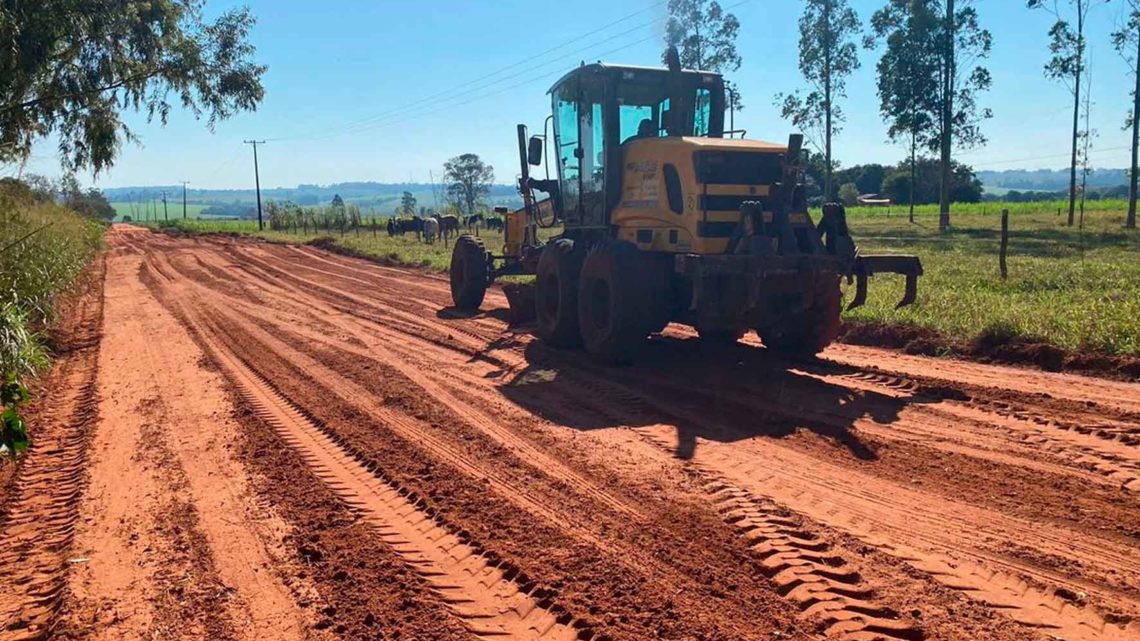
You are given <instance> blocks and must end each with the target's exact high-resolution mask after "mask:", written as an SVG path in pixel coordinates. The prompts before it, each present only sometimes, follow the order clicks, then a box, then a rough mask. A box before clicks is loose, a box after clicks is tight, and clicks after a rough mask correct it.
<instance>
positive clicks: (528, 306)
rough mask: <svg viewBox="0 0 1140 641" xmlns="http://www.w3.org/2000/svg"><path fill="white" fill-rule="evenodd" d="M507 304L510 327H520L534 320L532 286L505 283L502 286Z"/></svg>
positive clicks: (528, 284)
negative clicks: (509, 310) (509, 311)
mask: <svg viewBox="0 0 1140 641" xmlns="http://www.w3.org/2000/svg"><path fill="white" fill-rule="evenodd" d="M503 293H504V294H506V295H507V304H508V305H509V306H510V308H511V314H510V323H511V325H522V324H524V323H529V322H531V321H533V320H534V319H535V308H534V306H535V297H534V285H533V284H531V283H525V284H524V283H507V284H506V285H503Z"/></svg>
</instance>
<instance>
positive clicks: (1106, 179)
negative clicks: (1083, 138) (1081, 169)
mask: <svg viewBox="0 0 1140 641" xmlns="http://www.w3.org/2000/svg"><path fill="white" fill-rule="evenodd" d="M977 175H978V179H979V180H981V181H982V186H983V188H984V189H985V190H986V191H987V192H990V193H995V192H999V191H1000V192H1006V191H1010V190H1017V191H1067V190H1068V189H1069V169H1068V168H1065V169H1006V170H1004V171H979V172H977ZM1077 179H1078V180H1079V179H1080V176H1079V175H1078V177H1077ZM1127 183H1128V170H1126V169H1095V170H1093V172H1092V173H1091V174H1089V186H1090V187H1116V186H1118V185H1124V184H1127Z"/></svg>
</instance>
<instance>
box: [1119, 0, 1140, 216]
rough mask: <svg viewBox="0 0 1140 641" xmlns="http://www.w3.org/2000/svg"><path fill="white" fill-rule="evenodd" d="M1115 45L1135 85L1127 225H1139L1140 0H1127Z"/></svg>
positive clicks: (1130, 124)
mask: <svg viewBox="0 0 1140 641" xmlns="http://www.w3.org/2000/svg"><path fill="white" fill-rule="evenodd" d="M1112 46H1113V47H1115V48H1116V51H1117V52H1119V53H1120V55H1121V57H1123V58H1124V60H1125V62H1127V63H1128V67H1129V70H1130V71H1131V73H1132V76H1133V80H1134V82H1135V85H1134V86H1133V87H1132V110H1131V111H1130V112H1129V114H1128V117H1127V118H1126V119H1125V121H1124V129H1125V130H1128V129H1131V130H1132V167H1131V171H1129V174H1128V217H1127V218H1125V221H1124V226H1125V227H1126V228H1128V229H1135V228H1136V188H1137V169H1138V167H1137V165H1138V161H1140V157H1138V156H1140V0H1128V7H1127V11H1126V12H1125V14H1124V21H1123V24H1121V25H1120V26H1119V27H1118V28H1117V30H1116V31H1114V32H1112Z"/></svg>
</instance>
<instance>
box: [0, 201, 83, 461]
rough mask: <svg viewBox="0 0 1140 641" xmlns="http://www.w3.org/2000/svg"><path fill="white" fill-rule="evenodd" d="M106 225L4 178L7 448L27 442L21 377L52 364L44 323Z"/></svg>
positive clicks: (1, 274) (2, 373)
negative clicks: (46, 342) (21, 414)
mask: <svg viewBox="0 0 1140 641" xmlns="http://www.w3.org/2000/svg"><path fill="white" fill-rule="evenodd" d="M83 197H84V194H83V192H76V193H73V194H70V195H68V194H65V195H64V196H63V198H62V200H63V202H70V201H73V200H74V201H75V203H79V202H81V201H82V200H83ZM97 205H98V200H96V201H95V206H97ZM103 228H104V223H103V222H101V221H100V220H98V219H96V218H93V217H90V216H84V215H81V214H79V213H78V212H77V211H76V209H74V208H72V207H70V206H65V205H63V204H58V203H57V202H56V201H55V200H54V198H53V197H52V195H51V194H50V193H45V192H43V191H37V190H33V189H32V188H29V187H28V186H27V185H25V184H23V183H20V182H17V181H13V180H3V181H0V383H2V390H0V391H2V394H0V397H2V398H0V400H2V402H3V414H2V416H3V432H2V433H0V445H2V446H3V448H4V450H5V452H6V453H7V454H8V455H11V456H14V455H15V454H17V453H19V452H20V451H21V450H23V449H24V448H25V447H26V446H27V432H26V430H25V429H24V425H23V421H22V419H21V418H20V415H19V411H18V409H19V406H20V405H21V404H22V403H23V402H24V401H25V400H26V399H27V391H26V390H25V389H24V387H23V385H22V383H21V382H22V381H25V380H26V379H27V377H29V376H30V375H33V374H36V373H37V372H40V371H42V370H43V369H44V368H46V367H47V365H48V363H49V356H50V354H49V350H48V348H47V346H46V344H45V340H44V336H43V330H44V329H45V328H46V327H47V326H48V325H49V324H50V322H51V321H52V319H53V314H54V308H55V301H56V298H57V296H58V295H59V294H60V293H61V292H63V291H64V290H66V289H67V288H68V287H69V286H70V285H71V284H72V283H73V282H74V280H75V278H76V276H77V275H78V274H79V272H80V271H81V270H82V269H83V267H84V265H86V264H87V262H88V260H89V259H90V258H91V256H92V254H93V253H94V252H95V250H96V249H97V248H98V247H99V243H100V237H101V235H102V231H103Z"/></svg>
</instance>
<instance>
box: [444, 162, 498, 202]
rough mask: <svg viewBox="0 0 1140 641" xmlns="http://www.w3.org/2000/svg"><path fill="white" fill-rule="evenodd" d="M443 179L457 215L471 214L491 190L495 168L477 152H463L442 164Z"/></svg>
mask: <svg viewBox="0 0 1140 641" xmlns="http://www.w3.org/2000/svg"><path fill="white" fill-rule="evenodd" d="M443 179H444V181H446V182H447V196H448V198H449V199H451V201H452V202H453V204H454V205H455V208H456V210H458V211H459V215H460V216H473V215H475V213H476V212H477V211H478V207H479V205H480V204H482V202H483V199H484V198H486V197H487V194H489V193H490V192H491V183H492V182H494V181H495V168H494V167H492V166H491V165H488V164H487V163H485V162H483V161H482V159H480V158H479V156H478V155H477V154H463V155H461V156H456V157H454V158H452V159H451V160H448V161H447V162H445V163H444V164H443Z"/></svg>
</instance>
